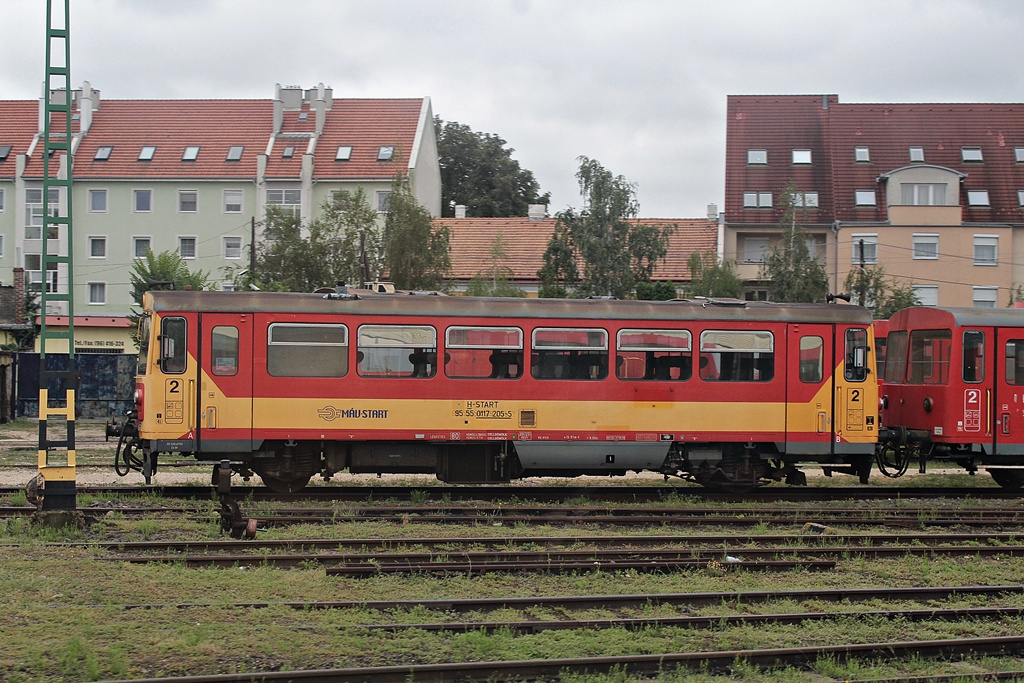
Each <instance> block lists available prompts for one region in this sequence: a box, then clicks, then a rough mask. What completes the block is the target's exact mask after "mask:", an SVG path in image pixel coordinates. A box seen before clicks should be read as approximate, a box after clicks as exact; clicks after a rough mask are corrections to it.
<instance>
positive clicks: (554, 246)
mask: <svg viewBox="0 0 1024 683" xmlns="http://www.w3.org/2000/svg"><path fill="white" fill-rule="evenodd" d="M537 277H538V278H539V279H540V289H539V290H538V292H537V296H539V297H540V298H542V299H564V298H566V297H567V296H569V288H571V287H572V286H573V285H575V284H576V283H577V282H579V281H580V272H579V269H578V268H577V267H576V255H575V254H574V253H573V250H572V243H571V242H570V241H569V236H568V235H567V234H566V232H565V228H564V227H560V226H559V225H558V224H557V222H556V224H555V230H554V232H552V233H551V239H550V240H548V247H547V249H545V250H544V266H543V267H542V268H541V269H540V270H538V271H537Z"/></svg>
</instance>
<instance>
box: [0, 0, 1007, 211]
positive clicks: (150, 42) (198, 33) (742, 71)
mask: <svg viewBox="0 0 1024 683" xmlns="http://www.w3.org/2000/svg"><path fill="white" fill-rule="evenodd" d="M55 4H57V5H61V4H62V3H61V2H60V1H59V0H55ZM44 32H45V0H3V22H2V24H0V99H29V98H36V97H38V96H39V91H40V88H41V84H42V81H43V69H44V61H45V57H44V54H45V53H44V49H45V41H44V35H45V33H44ZM1022 35H1024V2H1019V1H1018V0H827V1H826V0H806V1H798V0H774V1H772V0H647V1H645V0H630V1H628V2H625V1H623V0H431V1H429V2H428V1H425V0H373V1H370V0H361V1H355V0H73V1H72V14H71V60H72V64H71V73H72V85H73V86H74V87H79V86H80V85H81V83H82V81H84V80H88V81H89V82H90V83H91V84H92V85H93V87H95V88H99V89H100V90H101V91H102V93H103V97H104V98H109V99H141V98H160V97H168V98H218V97H228V98H267V99H269V98H271V97H273V94H274V84H275V83H281V84H282V85H300V86H302V87H304V88H310V87H313V86H315V85H316V84H317V83H318V82H323V83H324V84H326V85H329V86H332V87H333V88H334V96H335V97H422V96H429V97H430V98H431V101H432V103H433V108H434V113H435V114H437V115H438V116H440V117H441V118H442V119H444V120H451V121H458V122H459V123H463V124H466V125H468V126H470V127H471V128H472V129H473V130H476V131H481V132H487V133H494V134H497V135H500V136H501V137H502V138H504V139H505V140H506V141H507V143H508V145H509V146H510V147H512V148H514V149H515V153H514V155H513V156H514V157H515V158H516V159H517V160H518V161H519V163H520V165H521V166H522V167H523V168H527V169H529V170H531V171H533V173H534V175H535V176H536V178H537V180H538V181H539V182H540V185H541V189H542V191H549V192H551V200H552V201H551V206H550V209H549V210H550V212H551V213H552V214H554V213H555V212H556V211H559V210H561V209H564V208H566V207H567V206H573V207H579V206H580V205H581V204H582V202H581V199H580V196H579V188H578V185H577V183H576V180H575V176H574V174H575V172H576V169H577V167H578V163H577V161H576V158H577V157H578V156H580V155H585V156H588V157H590V158H592V159H597V160H598V161H600V162H601V163H602V164H603V165H604V166H605V168H607V169H608V170H610V171H612V172H613V173H615V174H616V175H623V176H625V177H626V178H627V179H628V180H630V181H632V182H634V183H636V184H637V187H638V192H637V195H638V199H639V201H640V215H641V216H645V217H650V218H654V217H668V218H691V217H699V216H703V215H705V212H706V207H707V204H709V203H716V204H718V205H719V207H721V205H722V197H723V186H724V175H725V171H724V157H725V107H726V96H728V95H735V94H808V93H811V94H819V93H834V94H838V95H839V100H840V102H1022V101H1024V60H1022V58H1021V46H1020V40H1021V36H1022Z"/></svg>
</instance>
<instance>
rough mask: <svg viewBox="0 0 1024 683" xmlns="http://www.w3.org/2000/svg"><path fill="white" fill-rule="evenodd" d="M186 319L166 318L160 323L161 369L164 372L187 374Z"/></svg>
mask: <svg viewBox="0 0 1024 683" xmlns="http://www.w3.org/2000/svg"><path fill="white" fill-rule="evenodd" d="M186 329H187V328H186V326H185V319H184V318H164V319H163V320H162V321H161V322H160V369H161V370H163V371H164V372H168V373H173V374H181V373H183V372H185V360H186V357H187V355H188V351H187V349H186V348H185V331H186Z"/></svg>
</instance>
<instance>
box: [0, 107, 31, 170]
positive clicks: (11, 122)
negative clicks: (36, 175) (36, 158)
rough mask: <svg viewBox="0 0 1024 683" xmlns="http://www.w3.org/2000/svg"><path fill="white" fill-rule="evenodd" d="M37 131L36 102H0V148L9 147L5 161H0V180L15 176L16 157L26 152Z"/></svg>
mask: <svg viewBox="0 0 1024 683" xmlns="http://www.w3.org/2000/svg"><path fill="white" fill-rule="evenodd" d="M38 130H39V103H38V102H35V101H29V102H17V101H10V100H8V101H0V147H6V146H7V145H10V146H11V152H10V154H9V155H8V156H7V159H6V160H4V161H0V178H13V177H14V176H15V167H16V165H17V155H19V154H25V153H27V152H28V148H29V146H31V144H32V137H33V136H34V135H35V134H36V132H37V131H38ZM40 173H41V172H40Z"/></svg>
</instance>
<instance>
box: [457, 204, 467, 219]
mask: <svg viewBox="0 0 1024 683" xmlns="http://www.w3.org/2000/svg"><path fill="white" fill-rule="evenodd" d="M455 217H456V218H465V217H466V205H465V204H456V205H455Z"/></svg>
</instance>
